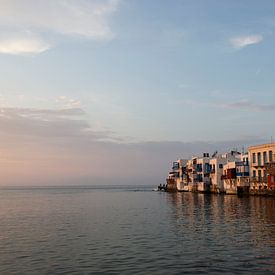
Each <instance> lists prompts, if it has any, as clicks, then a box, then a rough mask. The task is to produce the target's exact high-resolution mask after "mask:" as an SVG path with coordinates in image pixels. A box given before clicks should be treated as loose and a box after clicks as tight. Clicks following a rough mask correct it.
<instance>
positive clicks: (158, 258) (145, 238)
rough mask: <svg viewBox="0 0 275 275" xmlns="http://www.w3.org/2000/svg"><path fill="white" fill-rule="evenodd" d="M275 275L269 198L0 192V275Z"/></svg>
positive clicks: (145, 191)
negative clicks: (199, 274) (222, 274)
mask: <svg viewBox="0 0 275 275" xmlns="http://www.w3.org/2000/svg"><path fill="white" fill-rule="evenodd" d="M274 272H275V199H274V198H268V197H241V198H240V197H237V196H234V195H227V196H223V195H203V194H195V193H165V192H153V191H152V187H146V186H145V187H144V186H143V187H140V186H123V187H112V186H109V187H45V188H1V189H0V274H192V273H193V274H198V273H205V274H207V273H211V274H220V273H228V274H232V273H235V274H241V273H243V274H268V273H269V274H272V273H273V274H274Z"/></svg>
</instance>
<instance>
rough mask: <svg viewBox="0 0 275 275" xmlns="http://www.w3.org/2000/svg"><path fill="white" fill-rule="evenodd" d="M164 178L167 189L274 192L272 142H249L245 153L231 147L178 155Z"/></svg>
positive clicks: (274, 148)
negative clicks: (187, 155) (211, 152)
mask: <svg viewBox="0 0 275 275" xmlns="http://www.w3.org/2000/svg"><path fill="white" fill-rule="evenodd" d="M166 181H167V184H166V186H165V189H166V190H167V191H186V192H187V191H189V192H205V193H226V194H242V193H247V194H248V193H251V194H268V193H275V142H272V143H268V144H262V145H256V146H251V147H249V148H248V152H246V153H240V152H238V151H237V150H233V151H230V152H228V153H225V154H218V152H215V153H214V154H213V155H211V156H210V155H209V153H203V154H202V155H201V156H196V157H192V158H191V159H189V160H184V159H179V160H177V161H175V162H173V167H172V171H171V172H169V174H168V177H167V180H166Z"/></svg>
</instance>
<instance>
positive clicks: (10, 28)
mask: <svg viewBox="0 0 275 275" xmlns="http://www.w3.org/2000/svg"><path fill="white" fill-rule="evenodd" d="M119 2H120V0H102V1H97V0H93V1H88V0H62V1H55V0H48V1H44V0H27V1H21V0H9V1H6V0H0V33H1V32H5V33H8V34H12V35H13V39H12V40H11V39H10V40H2V41H1V45H0V46H1V51H0V52H2V53H11V54H26V53H27V54H29V53H33V54H37V53H41V52H43V51H45V50H47V49H49V48H50V45H51V43H50V42H48V41H47V42H45V40H46V37H49V36H51V34H61V35H65V36H79V37H84V38H86V39H92V40H109V39H112V38H113V37H114V33H113V31H112V29H111V27H110V22H109V19H110V16H111V15H112V14H113V13H114V12H115V11H116V9H117V7H118V4H119ZM28 31H31V32H33V33H34V34H36V35H37V36H38V35H39V36H41V37H43V39H38V38H37V39H34V38H29V37H23V38H22V36H21V37H17V35H18V33H22V32H25V33H27V32H28Z"/></svg>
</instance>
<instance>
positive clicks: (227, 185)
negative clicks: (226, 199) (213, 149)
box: [222, 151, 250, 194]
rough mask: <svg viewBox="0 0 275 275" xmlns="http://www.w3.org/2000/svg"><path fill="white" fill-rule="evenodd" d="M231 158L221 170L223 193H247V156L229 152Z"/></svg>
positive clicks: (248, 183)
mask: <svg viewBox="0 0 275 275" xmlns="http://www.w3.org/2000/svg"><path fill="white" fill-rule="evenodd" d="M231 156H232V157H233V158H234V160H233V159H232V158H231V160H230V158H229V159H228V162H227V163H226V164H225V165H224V168H223V176H222V179H223V182H224V191H225V192H226V194H238V193H248V192H249V186H250V182H249V161H248V154H247V153H246V154H240V153H238V152H233V151H232V152H231Z"/></svg>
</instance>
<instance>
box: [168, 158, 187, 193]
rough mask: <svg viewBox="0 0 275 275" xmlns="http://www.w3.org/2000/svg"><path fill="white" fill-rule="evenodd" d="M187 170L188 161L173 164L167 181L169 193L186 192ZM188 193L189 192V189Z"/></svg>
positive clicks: (179, 160)
mask: <svg viewBox="0 0 275 275" xmlns="http://www.w3.org/2000/svg"><path fill="white" fill-rule="evenodd" d="M185 169H186V160H183V159H178V160H177V161H174V162H173V166H172V171H171V172H169V174H168V177H167V179H166V182H167V189H168V190H169V191H184V182H185V178H186V173H185ZM186 191H188V189H187V190H186Z"/></svg>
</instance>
